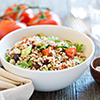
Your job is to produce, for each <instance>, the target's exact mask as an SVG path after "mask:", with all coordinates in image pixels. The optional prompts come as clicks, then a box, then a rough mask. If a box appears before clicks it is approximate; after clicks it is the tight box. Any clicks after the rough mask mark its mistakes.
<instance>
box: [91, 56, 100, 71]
mask: <svg viewBox="0 0 100 100" xmlns="http://www.w3.org/2000/svg"><path fill="white" fill-rule="evenodd" d="M97 59H100V56H98V57H95V58H94V59H93V60H92V61H91V63H90V67H91V68H93V69H94V70H95V71H97V72H100V71H98V70H96V68H94V67H93V62H94V61H95V60H97Z"/></svg>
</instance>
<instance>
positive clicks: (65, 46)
mask: <svg viewBox="0 0 100 100" xmlns="http://www.w3.org/2000/svg"><path fill="white" fill-rule="evenodd" d="M56 48H68V47H67V46H57V47H56Z"/></svg>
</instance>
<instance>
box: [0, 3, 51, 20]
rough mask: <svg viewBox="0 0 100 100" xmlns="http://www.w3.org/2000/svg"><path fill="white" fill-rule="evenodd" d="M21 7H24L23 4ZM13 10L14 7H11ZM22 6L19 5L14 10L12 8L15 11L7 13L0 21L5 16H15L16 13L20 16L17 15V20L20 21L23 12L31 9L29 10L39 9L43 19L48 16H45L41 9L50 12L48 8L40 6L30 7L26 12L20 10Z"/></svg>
mask: <svg viewBox="0 0 100 100" xmlns="http://www.w3.org/2000/svg"><path fill="white" fill-rule="evenodd" d="M21 5H23V4H21ZM11 8H12V7H11ZM20 8H21V7H20V6H19V5H18V6H17V7H16V8H15V9H14V8H12V9H14V11H13V12H9V13H6V14H4V15H2V16H1V17H0V19H1V20H2V19H3V18H4V17H5V16H7V15H10V14H14V13H18V15H17V18H16V20H18V19H19V17H20V15H21V14H22V12H24V11H25V10H27V9H29V8H31V9H39V11H40V12H41V15H42V16H41V19H46V16H45V15H44V13H43V11H42V10H41V9H46V10H50V9H49V8H48V7H39V6H28V8H26V9H24V10H20Z"/></svg>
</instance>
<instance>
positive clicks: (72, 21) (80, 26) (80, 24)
mask: <svg viewBox="0 0 100 100" xmlns="http://www.w3.org/2000/svg"><path fill="white" fill-rule="evenodd" d="M66 19H67V24H68V26H69V27H71V28H73V29H74V30H76V31H79V32H81V33H85V34H86V35H88V36H89V37H90V38H91V39H92V40H93V41H94V42H95V44H96V45H97V46H98V47H99V48H100V37H98V36H97V35H95V34H92V32H91V30H90V28H89V27H88V25H87V24H86V23H85V22H84V21H83V20H81V19H79V18H76V17H74V16H73V15H72V14H70V15H68V16H67V18H66Z"/></svg>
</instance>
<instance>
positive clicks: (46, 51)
mask: <svg viewBox="0 0 100 100" xmlns="http://www.w3.org/2000/svg"><path fill="white" fill-rule="evenodd" d="M42 53H43V54H44V55H45V56H50V49H49V48H47V49H43V50H42Z"/></svg>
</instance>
